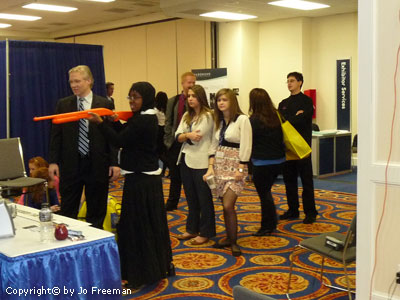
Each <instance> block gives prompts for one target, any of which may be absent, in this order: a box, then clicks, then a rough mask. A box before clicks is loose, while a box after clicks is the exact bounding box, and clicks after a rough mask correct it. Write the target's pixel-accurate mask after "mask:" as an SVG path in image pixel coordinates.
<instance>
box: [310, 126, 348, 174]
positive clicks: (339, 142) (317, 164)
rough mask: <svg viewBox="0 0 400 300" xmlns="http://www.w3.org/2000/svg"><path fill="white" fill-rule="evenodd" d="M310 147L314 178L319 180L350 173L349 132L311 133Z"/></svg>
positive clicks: (325, 131)
mask: <svg viewBox="0 0 400 300" xmlns="http://www.w3.org/2000/svg"><path fill="white" fill-rule="evenodd" d="M311 145H312V146H311V148H312V154H311V159H312V165H313V175H314V176H316V177H319V178H321V177H328V176H332V175H338V174H344V173H349V172H351V132H349V131H343V130H322V131H313V134H312V143H311Z"/></svg>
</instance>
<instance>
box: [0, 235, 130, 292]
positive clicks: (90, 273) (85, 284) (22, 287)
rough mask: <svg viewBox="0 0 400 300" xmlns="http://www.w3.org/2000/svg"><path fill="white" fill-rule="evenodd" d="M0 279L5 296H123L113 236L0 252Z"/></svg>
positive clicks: (117, 255)
mask: <svg viewBox="0 0 400 300" xmlns="http://www.w3.org/2000/svg"><path fill="white" fill-rule="evenodd" d="M0 279H1V290H0V299H2V300H3V299H21V298H24V299H121V298H122V290H121V273H120V264H119V254H118V247H117V244H116V242H115V239H114V238H113V237H110V238H106V239H101V240H98V241H93V242H89V243H85V244H77V245H74V246H69V247H65V248H58V249H54V250H49V251H44V252H38V253H33V254H28V255H23V256H18V257H11V258H10V257H7V256H4V255H3V254H0ZM21 293H22V294H21ZM78 293H80V294H78ZM56 294H58V295H56Z"/></svg>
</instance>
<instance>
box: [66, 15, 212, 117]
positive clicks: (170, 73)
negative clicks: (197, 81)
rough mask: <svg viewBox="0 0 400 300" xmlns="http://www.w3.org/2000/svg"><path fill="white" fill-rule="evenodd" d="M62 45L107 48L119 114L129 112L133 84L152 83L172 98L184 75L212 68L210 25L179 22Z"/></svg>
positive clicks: (84, 37) (108, 78) (106, 58)
mask: <svg viewBox="0 0 400 300" xmlns="http://www.w3.org/2000/svg"><path fill="white" fill-rule="evenodd" d="M58 41H59V42H66V43H81V44H95V45H102V46H104V50H103V53H104V67H105V75H106V81H111V82H113V83H114V84H115V90H114V95H113V98H114V99H115V106H116V109H117V110H127V109H129V105H128V101H126V96H127V95H128V91H129V88H130V86H131V85H132V83H133V82H136V81H149V82H151V83H152V84H153V85H154V87H155V88H156V90H157V91H164V92H166V93H167V95H168V96H170V97H172V96H174V95H176V93H177V92H180V89H181V87H180V75H181V74H182V73H184V72H187V71H190V70H191V69H204V68H210V65H211V58H210V53H211V47H210V42H209V41H210V23H209V22H204V21H198V20H176V21H168V22H161V23H155V24H147V25H142V26H137V27H131V28H124V29H118V30H112V31H105V32H100V33H93V34H85V35H78V36H76V37H71V38H66V39H60V40H58Z"/></svg>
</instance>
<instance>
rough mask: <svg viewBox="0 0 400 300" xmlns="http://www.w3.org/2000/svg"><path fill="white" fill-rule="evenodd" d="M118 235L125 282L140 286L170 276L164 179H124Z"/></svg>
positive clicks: (136, 176) (133, 177) (144, 175)
mask: <svg viewBox="0 0 400 300" xmlns="http://www.w3.org/2000/svg"><path fill="white" fill-rule="evenodd" d="M117 233H118V248H119V255H120V260H121V275H122V279H123V280H127V281H128V282H129V284H131V285H133V286H134V287H139V286H141V285H143V284H151V283H154V282H157V281H159V280H161V279H163V278H166V277H167V271H168V269H169V268H170V264H171V262H172V251H171V242H170V239H169V230H168V222H167V217H166V212H165V206H164V196H163V189H162V180H161V176H154V175H146V174H129V175H127V176H126V177H125V183H124V193H123V198H122V208H121V218H120V221H119V224H118V226H117Z"/></svg>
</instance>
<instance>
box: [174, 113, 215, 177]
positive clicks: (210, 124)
mask: <svg viewBox="0 0 400 300" xmlns="http://www.w3.org/2000/svg"><path fill="white" fill-rule="evenodd" d="M186 114H187V112H186V113H185V114H184V115H183V116H182V120H181V122H180V123H179V127H178V129H177V130H176V132H175V138H177V137H178V135H179V134H182V133H188V132H191V131H196V130H200V132H199V134H200V135H202V138H201V140H200V141H198V142H195V141H191V142H192V144H193V145H190V144H189V143H187V142H185V143H183V145H182V148H181V152H180V153H179V157H178V161H177V163H176V164H179V163H180V160H181V156H182V153H185V163H186V165H187V166H188V167H189V168H192V169H207V168H208V152H209V149H210V146H211V142H212V138H213V132H214V118H213V115H212V113H207V114H206V115H203V116H202V117H201V118H200V119H199V120H197V121H196V122H194V123H193V124H192V126H191V127H192V128H190V126H189V125H188V124H187V123H186V122H184V121H183V120H184V118H185V115H186Z"/></svg>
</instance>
